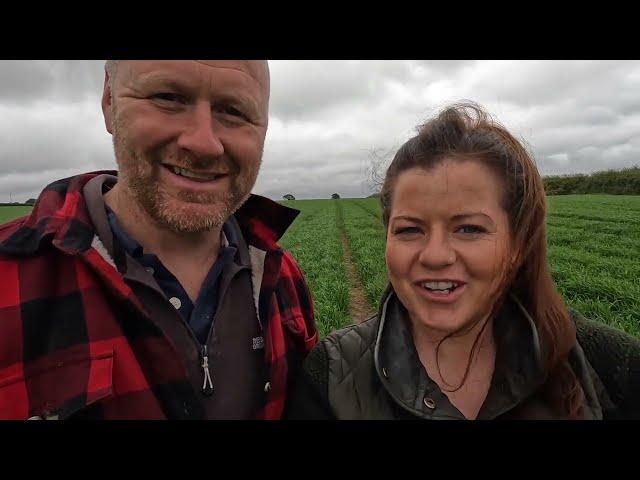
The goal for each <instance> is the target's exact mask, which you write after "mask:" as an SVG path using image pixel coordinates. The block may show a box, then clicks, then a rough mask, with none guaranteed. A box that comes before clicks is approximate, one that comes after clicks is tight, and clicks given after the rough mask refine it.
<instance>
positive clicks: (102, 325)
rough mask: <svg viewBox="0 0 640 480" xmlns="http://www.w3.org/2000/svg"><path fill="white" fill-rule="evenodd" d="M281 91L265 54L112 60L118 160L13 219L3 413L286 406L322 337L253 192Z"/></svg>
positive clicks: (276, 412)
mask: <svg viewBox="0 0 640 480" xmlns="http://www.w3.org/2000/svg"><path fill="white" fill-rule="evenodd" d="M268 103H269V70H268V65H267V63H266V62H260V61H108V62H107V63H106V68H105V82H104V93H103V97H102V110H103V113H104V119H105V124H106V128H107V131H108V132H109V133H110V134H112V136H113V144H114V150H115V156H116V161H117V164H118V172H95V173H88V174H84V175H79V176H75V177H72V178H67V179H64V180H60V181H57V182H55V183H53V184H51V185H49V186H48V187H46V188H45V190H44V191H43V192H42V194H41V195H40V197H39V198H38V201H37V203H36V205H35V207H34V209H33V211H32V213H31V215H30V216H28V217H25V218H21V219H18V220H16V221H14V222H11V223H9V224H6V225H4V226H2V227H0V278H2V282H3V287H2V289H0V418H13V419H26V418H37V419H40V418H44V419H66V418H105V419H131V418H133V419H164V418H169V419H176V418H189V419H252V418H257V419H279V418H281V416H282V412H283V410H284V408H285V402H286V390H287V386H288V385H289V384H290V383H291V381H292V380H293V378H294V377H295V375H296V372H297V371H298V369H299V367H300V364H301V362H302V360H303V359H304V357H305V356H306V354H307V353H308V352H309V350H310V349H311V347H313V345H314V344H315V343H316V341H317V332H316V326H315V321H314V318H313V308H312V303H311V299H310V296H309V291H308V288H307V286H306V283H305V281H304V279H303V277H302V274H301V272H300V270H299V268H298V267H297V265H296V263H295V261H294V260H293V258H292V257H291V256H290V255H289V254H288V253H287V252H284V251H283V250H282V249H281V248H280V247H279V246H278V244H277V243H276V242H277V240H278V239H279V238H280V236H281V235H282V234H283V233H284V231H285V229H286V228H287V227H288V226H289V225H290V224H291V222H292V221H293V219H294V218H295V217H296V215H297V213H298V212H297V211H296V210H292V209H289V208H285V207H283V206H281V205H279V204H277V203H275V202H272V201H271V200H268V199H266V198H263V197H259V196H256V195H251V194H250V191H251V189H252V188H253V186H254V184H255V181H256V177H257V175H258V171H259V168H260V164H261V159H262V152H263V146H264V140H265V135H266V131H267V124H268V119H267V117H268Z"/></svg>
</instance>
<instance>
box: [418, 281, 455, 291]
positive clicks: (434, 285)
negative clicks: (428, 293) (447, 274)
mask: <svg viewBox="0 0 640 480" xmlns="http://www.w3.org/2000/svg"><path fill="white" fill-rule="evenodd" d="M422 286H423V287H424V288H428V289H429V290H450V289H452V288H454V287H457V286H458V284H457V283H455V282H425V283H423V284H422Z"/></svg>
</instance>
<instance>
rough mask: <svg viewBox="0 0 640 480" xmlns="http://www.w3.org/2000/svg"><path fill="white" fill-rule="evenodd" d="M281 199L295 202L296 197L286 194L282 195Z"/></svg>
mask: <svg viewBox="0 0 640 480" xmlns="http://www.w3.org/2000/svg"><path fill="white" fill-rule="evenodd" d="M282 198H284V199H285V200H295V199H296V197H294V196H293V195H291V194H290V193H287V194H286V195H283V196H282Z"/></svg>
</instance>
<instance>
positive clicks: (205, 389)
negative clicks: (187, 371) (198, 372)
mask: <svg viewBox="0 0 640 480" xmlns="http://www.w3.org/2000/svg"><path fill="white" fill-rule="evenodd" d="M202 370H203V375H204V381H203V383H202V393H203V394H204V395H206V396H207V397H208V396H211V395H213V380H212V379H211V370H209V355H208V354H207V346H206V345H202Z"/></svg>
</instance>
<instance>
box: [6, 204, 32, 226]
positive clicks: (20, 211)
mask: <svg viewBox="0 0 640 480" xmlns="http://www.w3.org/2000/svg"><path fill="white" fill-rule="evenodd" d="M30 211H31V207H26V206H23V205H19V206H15V207H14V206H10V207H5V206H0V224H2V223H4V222H8V221H9V220H13V219H14V218H17V217H21V216H22V215H26V214H27V213H29V212H30Z"/></svg>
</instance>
